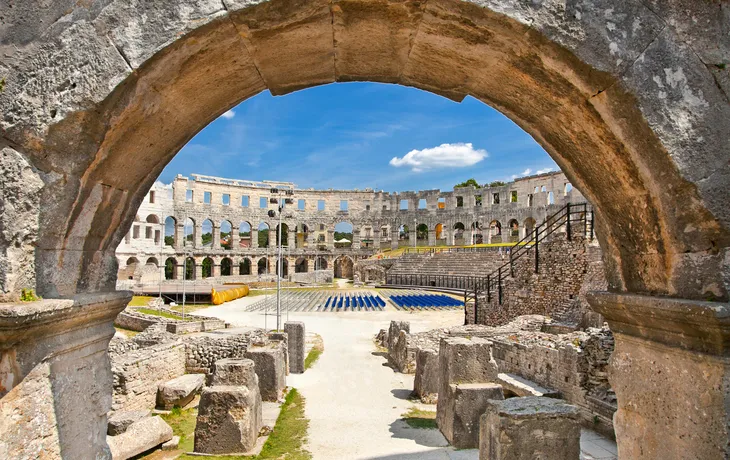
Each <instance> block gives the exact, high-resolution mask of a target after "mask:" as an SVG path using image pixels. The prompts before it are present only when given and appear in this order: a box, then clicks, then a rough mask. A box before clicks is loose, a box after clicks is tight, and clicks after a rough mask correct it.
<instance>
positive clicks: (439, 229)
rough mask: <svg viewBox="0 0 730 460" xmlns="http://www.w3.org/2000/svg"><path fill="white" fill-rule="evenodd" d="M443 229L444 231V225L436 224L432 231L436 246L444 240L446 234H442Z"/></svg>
mask: <svg viewBox="0 0 730 460" xmlns="http://www.w3.org/2000/svg"><path fill="white" fill-rule="evenodd" d="M444 229H445V227H444V224H442V223H438V224H436V225H434V227H433V231H434V234H435V235H436V244H439V242H440V241H441V240H446V234H445V233H444Z"/></svg>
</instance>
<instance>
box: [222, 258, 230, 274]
mask: <svg viewBox="0 0 730 460" xmlns="http://www.w3.org/2000/svg"><path fill="white" fill-rule="evenodd" d="M231 275H233V261H232V260H231V259H230V258H228V257H224V258H223V259H221V276H231Z"/></svg>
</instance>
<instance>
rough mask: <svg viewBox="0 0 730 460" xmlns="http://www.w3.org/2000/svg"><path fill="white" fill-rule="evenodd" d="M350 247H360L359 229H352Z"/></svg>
mask: <svg viewBox="0 0 730 460" xmlns="http://www.w3.org/2000/svg"><path fill="white" fill-rule="evenodd" d="M352 249H360V230H356V229H352Z"/></svg>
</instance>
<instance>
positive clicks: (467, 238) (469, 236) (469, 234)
mask: <svg viewBox="0 0 730 460" xmlns="http://www.w3.org/2000/svg"><path fill="white" fill-rule="evenodd" d="M470 244H474V230H472V229H470V228H469V229H467V230H464V246H468V245H470Z"/></svg>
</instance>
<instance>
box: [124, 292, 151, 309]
mask: <svg viewBox="0 0 730 460" xmlns="http://www.w3.org/2000/svg"><path fill="white" fill-rule="evenodd" d="M152 299H154V297H152V296H148V295H136V296H133V297H132V300H131V301H130V302H129V303H128V304H127V306H128V307H146V306H147V302H149V301H150V300H152Z"/></svg>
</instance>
